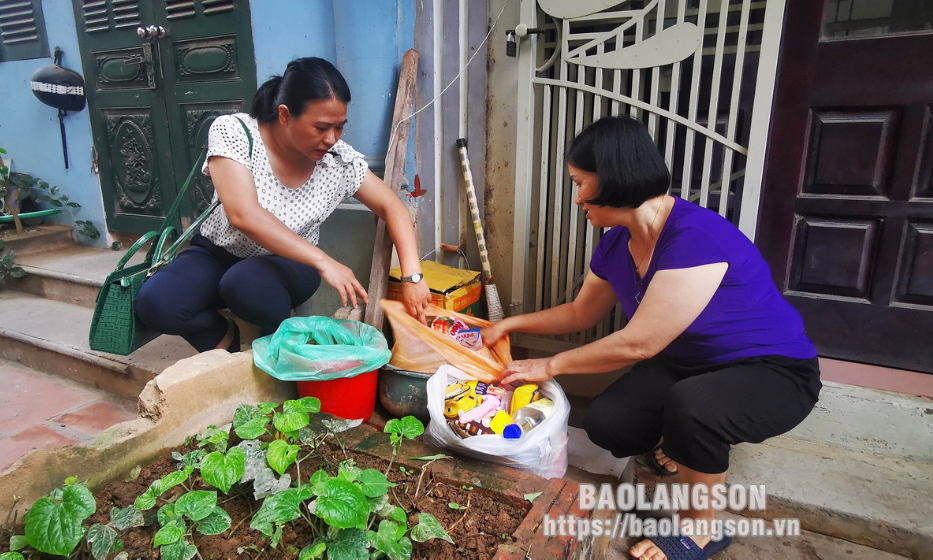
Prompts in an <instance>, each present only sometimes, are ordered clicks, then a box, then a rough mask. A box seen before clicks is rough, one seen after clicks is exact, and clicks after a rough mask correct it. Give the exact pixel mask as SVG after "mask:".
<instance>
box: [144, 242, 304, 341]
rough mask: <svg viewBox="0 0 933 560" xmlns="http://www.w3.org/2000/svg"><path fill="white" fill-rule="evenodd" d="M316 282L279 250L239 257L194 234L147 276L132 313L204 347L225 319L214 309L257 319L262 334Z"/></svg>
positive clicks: (216, 338)
mask: <svg viewBox="0 0 933 560" xmlns="http://www.w3.org/2000/svg"><path fill="white" fill-rule="evenodd" d="M320 285H321V276H320V274H318V271H317V269H315V268H314V267H312V266H308V265H306V264H301V263H299V262H295V261H293V260H290V259H286V258H285V257H281V256H279V255H263V256H260V257H251V258H248V259H242V258H240V257H237V256H235V255H233V254H231V253H230V252H229V251H227V250H226V249H223V248H221V247H218V246H216V245H214V244H213V243H211V242H210V241H209V240H208V239H207V238H205V237H203V236H201V235H200V234H198V235H195V236H194V237H193V238H192V239H191V247H189V248H187V249H185V250H184V251H182V252H181V253H179V255H178V257H177V258H175V260H173V261H172V262H170V263H169V264H167V265H166V266H164V267H162V268H161V269H160V270H159V271H158V272H157V273H156V274H154V275H153V276H152V278H150V279H148V280H146V282H145V283H144V284H143V287H142V289H140V290H139V295H138V297H137V300H136V316H137V317H138V318H139V320H140V321H142V323H143V324H144V325H146V326H147V327H149V328H150V329H152V330H154V331H156V332H160V333H163V334H174V335H179V336H181V337H183V338H184V339H185V340H186V341H188V343H189V344H191V345H192V346H194V348H195V350H197V351H198V352H205V351H207V350H211V349H213V348H215V347H216V346H217V345H218V344H219V343H220V341H221V340H222V339H223V337H224V335H225V334H226V333H227V320H226V319H225V318H224V317H223V316H222V315H220V313H218V312H217V310H218V309H230V311H232V312H233V314H234V315H236V316H237V317H239V318H241V319H243V320H244V321H246V322H248V323H252V324H254V325H259V328H260V331H261V333H262V335H263V336H265V335H269V334H272V333H274V332H275V330H276V329H278V328H279V324H281V323H282V321H284V320H285V319H287V318H288V317H289V315H291V311H292V309H294V308H295V307H298V306H299V305H301V304H302V303H304V302H305V301H306V300H307V299H308V298H310V297H311V296H312V295H314V292H315V291H317V289H318V286H320Z"/></svg>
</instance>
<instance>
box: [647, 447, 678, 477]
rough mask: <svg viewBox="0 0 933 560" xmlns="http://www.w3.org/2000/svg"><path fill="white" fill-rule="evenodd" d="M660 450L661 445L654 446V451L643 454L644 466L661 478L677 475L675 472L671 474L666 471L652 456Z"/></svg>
mask: <svg viewBox="0 0 933 560" xmlns="http://www.w3.org/2000/svg"><path fill="white" fill-rule="evenodd" d="M660 448H661V444H660V443H659V444H657V445H655V446H654V449H652V450H651V451H649V452H647V453H645V455H644V460H645V464H646V465H648V466H649V467H651V470H653V471H654V472H656V473H658V474H659V475H661V476H674V475H675V474H677V471H674V472H671V471H669V470H667V469H666V468H665V467H664V465H662V464H661V463H659V462H658V459H657V457H655V456H654V455H655V453H657V451H658V449H660Z"/></svg>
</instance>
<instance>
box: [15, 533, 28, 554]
mask: <svg viewBox="0 0 933 560" xmlns="http://www.w3.org/2000/svg"><path fill="white" fill-rule="evenodd" d="M27 546H29V543H28V542H26V537H25V536H23V535H13V536H12V537H10V550H22V549H24V548H26V547H27Z"/></svg>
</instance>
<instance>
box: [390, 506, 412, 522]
mask: <svg viewBox="0 0 933 560" xmlns="http://www.w3.org/2000/svg"><path fill="white" fill-rule="evenodd" d="M389 519H392V520H394V521H397V522H398V523H405V522H406V521H407V520H408V516H407V515H405V510H404V509H402V508H400V507H398V506H393V509H392V512H391V513H389Z"/></svg>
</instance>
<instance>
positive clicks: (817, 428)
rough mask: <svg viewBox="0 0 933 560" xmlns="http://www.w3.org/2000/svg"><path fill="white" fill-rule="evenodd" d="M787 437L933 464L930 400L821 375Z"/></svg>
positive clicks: (932, 429) (932, 418) (931, 405)
mask: <svg viewBox="0 0 933 560" xmlns="http://www.w3.org/2000/svg"><path fill="white" fill-rule="evenodd" d="M786 435H787V436H788V437H792V438H795V439H800V440H803V441H808V442H810V443H817V444H822V445H834V446H839V447H843V448H845V449H848V450H850V451H858V452H863V453H874V454H877V455H884V456H886V457H893V458H900V459H910V460H913V461H920V462H926V463H930V464H933V444H931V443H930V442H931V441H933V402H930V401H929V400H928V399H925V398H922V397H914V396H911V395H903V394H899V393H889V392H886V391H879V390H877V389H866V388H864V387H856V386H854V385H844V384H842V383H833V382H831V381H823V390H822V391H821V392H820V400H819V402H818V403H816V407H815V408H814V409H813V412H811V413H810V415H809V416H808V417H807V419H806V420H804V421H803V423H801V424H800V425H799V426H797V427H796V428H794V429H793V430H791V431H790V432H788V433H787V434H786Z"/></svg>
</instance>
